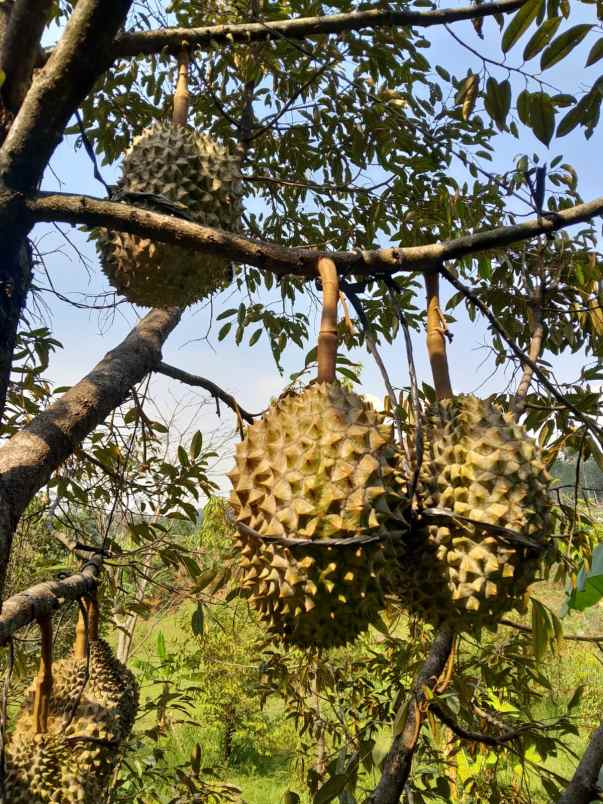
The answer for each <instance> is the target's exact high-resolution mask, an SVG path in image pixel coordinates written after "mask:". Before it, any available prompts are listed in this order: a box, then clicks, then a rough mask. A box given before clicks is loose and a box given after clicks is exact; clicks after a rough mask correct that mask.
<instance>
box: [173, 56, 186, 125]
mask: <svg viewBox="0 0 603 804" xmlns="http://www.w3.org/2000/svg"><path fill="white" fill-rule="evenodd" d="M188 64H189V54H188V49H187V48H186V47H183V48H182V50H181V51H180V53H179V55H178V82H177V84H176V92H175V93H174V109H173V112H172V123H173V124H174V125H175V126H185V125H186V120H187V118H188V99H189V92H188Z"/></svg>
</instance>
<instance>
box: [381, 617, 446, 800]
mask: <svg viewBox="0 0 603 804" xmlns="http://www.w3.org/2000/svg"><path fill="white" fill-rule="evenodd" d="M453 643H454V636H453V633H452V630H451V629H450V628H449V627H447V626H443V627H442V628H440V630H439V631H438V633H437V635H436V638H435V639H434V642H433V645H432V646H431V650H430V651H429V654H428V656H427V659H426V660H425V663H424V664H423V667H422V668H421V670H420V671H419V674H418V675H417V677H416V679H415V681H414V684H413V687H412V691H411V695H410V701H409V703H408V709H407V713H406V721H405V723H404V726H403V728H402V731H401V732H400V734H398V735H396V737H394V739H393V742H392V745H391V748H390V749H389V751H388V753H387V756H386V757H385V760H384V762H383V764H382V771H381V778H380V780H379V784H378V785H377V787H376V788H375V789H374V790H373V792H372V794H371V795H370V796H369V797H368V799H367V804H398V802H399V801H400V799H401V797H402V793H403V791H404V787H405V785H406V782H407V780H408V776H409V774H410V769H411V766H412V760H413V756H414V753H415V748H416V745H417V740H418V737H419V733H420V730H421V724H422V721H423V717H424V709H425V707H424V704H425V688H428V689H430V690H433V689H435V688H436V687H437V686H438V681H439V678H440V676H442V674H444V672H445V670H446V667H447V665H448V662H449V659H450V655H451V653H452V648H453Z"/></svg>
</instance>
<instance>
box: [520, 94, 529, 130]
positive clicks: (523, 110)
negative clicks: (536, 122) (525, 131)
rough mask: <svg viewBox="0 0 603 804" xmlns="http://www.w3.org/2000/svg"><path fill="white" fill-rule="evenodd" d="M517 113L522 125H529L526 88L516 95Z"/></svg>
mask: <svg viewBox="0 0 603 804" xmlns="http://www.w3.org/2000/svg"><path fill="white" fill-rule="evenodd" d="M517 114H518V115H519V119H520V120H521V122H522V123H523V124H524V126H529V125H530V93H529V92H528V90H527V89H524V90H523V91H522V92H520V93H519V95H518V96H517Z"/></svg>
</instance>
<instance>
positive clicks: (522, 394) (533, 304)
mask: <svg viewBox="0 0 603 804" xmlns="http://www.w3.org/2000/svg"><path fill="white" fill-rule="evenodd" d="M528 304H529V305H530V310H531V314H532V315H531V327H530V329H531V337H530V346H529V349H528V357H529V358H530V360H531V361H532V362H533V363H536V361H537V360H538V358H539V357H540V355H541V353H542V349H543V346H544V309H543V308H544V282H543V281H541V282H540V283H539V285H538V287H537V289H536V290H535V292H534V297H533V299H532V300H530V301H529V302H528ZM533 376H534V370H533V369H532V367H531V366H530V365H529V364H528V363H525V364H524V367H523V374H522V376H521V380H520V381H519V385H518V386H517V391H516V392H515V397H514V398H513V404H512V407H513V412H514V413H515V415H516V416H519V415H520V414H521V412H522V411H523V409H524V406H525V399H526V396H527V393H528V391H529V389H530V383H531V382H532V377H533Z"/></svg>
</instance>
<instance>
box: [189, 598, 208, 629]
mask: <svg viewBox="0 0 603 804" xmlns="http://www.w3.org/2000/svg"><path fill="white" fill-rule="evenodd" d="M204 626H205V615H204V613H203V605H202V604H201V603H197V608H196V609H195V610H194V612H193V614H192V616H191V628H192V629H193V634H194V635H195V636H202V635H203V629H204Z"/></svg>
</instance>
